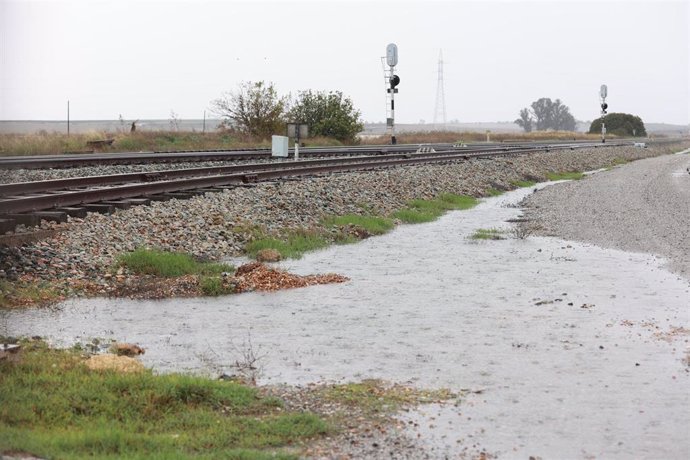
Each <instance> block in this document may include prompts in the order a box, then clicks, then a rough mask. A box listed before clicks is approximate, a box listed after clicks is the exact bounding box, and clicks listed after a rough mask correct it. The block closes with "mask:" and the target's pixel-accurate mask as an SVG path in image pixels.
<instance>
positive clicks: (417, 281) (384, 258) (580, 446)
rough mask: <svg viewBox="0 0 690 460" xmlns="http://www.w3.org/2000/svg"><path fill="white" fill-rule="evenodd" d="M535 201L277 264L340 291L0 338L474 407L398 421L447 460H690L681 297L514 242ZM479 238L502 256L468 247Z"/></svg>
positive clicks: (148, 313)
mask: <svg viewBox="0 0 690 460" xmlns="http://www.w3.org/2000/svg"><path fill="white" fill-rule="evenodd" d="M530 192H531V190H527V189H522V190H517V191H514V192H510V193H507V194H505V195H503V196H501V197H497V198H491V199H487V200H485V201H484V202H482V204H480V205H479V206H478V207H476V208H475V209H472V210H469V211H460V212H451V213H448V214H447V215H445V216H443V217H442V218H441V219H439V220H438V221H436V222H433V223H430V224H424V225H414V226H412V225H410V226H400V227H398V228H397V229H396V230H394V231H393V232H391V233H389V234H387V235H385V236H381V237H376V238H371V239H368V240H366V241H363V242H361V243H359V244H355V245H348V246H337V247H332V248H329V249H326V250H323V251H319V252H316V253H313V254H308V255H307V256H305V257H304V258H303V259H302V260H299V261H288V262H285V263H282V267H284V268H287V269H289V270H291V271H293V272H296V273H300V274H309V273H324V272H335V273H339V274H343V275H346V276H348V277H349V278H350V279H351V281H349V282H347V283H344V284H335V285H326V286H313V287H308V288H303V289H295V290H290V291H283V292H277V293H247V294H242V295H235V296H227V297H221V298H202V299H183V300H180V299H175V300H165V301H130V300H108V299H89V300H72V301H68V302H65V303H63V304H61V305H60V306H59V308H57V309H51V310H46V309H42V310H37V309H34V310H26V311H16V312H1V313H0V315H1V316H0V331H2V329H5V330H6V331H7V332H6V333H8V334H10V335H22V334H23V335H41V336H47V337H50V338H51V339H52V340H54V341H55V342H56V343H60V344H65V345H69V344H71V343H74V341H75V340H79V339H80V338H81V339H85V338H90V337H104V338H110V337H112V338H117V339H118V340H123V341H129V342H135V343H137V344H139V345H141V346H143V347H144V348H145V349H146V354H145V355H144V356H143V361H144V363H145V364H146V365H148V366H151V367H153V368H154V369H156V370H158V371H161V372H167V371H177V370H181V371H190V370H191V371H199V372H219V371H221V370H222V371H225V372H230V371H232V369H231V366H232V363H234V362H235V361H236V360H242V359H243V358H242V352H243V351H246V349H247V348H249V346H248V341H247V337H250V339H251V343H252V344H251V348H252V350H253V351H254V353H256V354H258V355H259V356H262V358H261V359H260V361H259V362H260V364H261V365H262V374H261V378H260V383H290V384H303V383H308V382H317V381H350V380H361V379H364V378H382V379H386V380H393V381H397V382H409V383H412V384H414V385H417V386H421V387H450V388H451V389H454V390H461V389H469V390H472V391H475V392H479V393H472V394H470V395H469V396H466V397H465V398H464V399H463V400H462V402H461V403H460V404H459V405H457V406H454V405H450V406H426V407H424V408H422V409H420V410H419V411H414V412H410V413H408V414H406V415H405V421H406V422H410V423H409V426H410V427H411V428H410V430H411V434H412V435H413V436H417V434H419V435H420V437H421V439H422V440H423V441H424V442H427V443H429V445H430V446H431V447H433V449H434V451H435V452H437V453H438V454H439V457H441V458H442V457H443V456H444V455H450V456H451V457H452V456H453V455H454V454H457V453H458V452H461V451H462V449H465V448H469V449H474V451H478V449H482V450H483V449H485V450H486V451H487V452H488V453H490V454H494V455H498V456H499V457H500V458H513V457H518V458H527V457H528V456H530V455H533V456H544V458H594V457H596V458H630V457H641V458H654V457H656V458H688V457H690V437H688V431H689V428H688V427H689V425H688V418H687V414H688V413H690V390H689V388H690V385H689V383H690V374H689V372H688V369H689V367H688V366H687V365H686V364H685V363H684V362H683V358H684V357H685V354H686V353H687V350H688V348H687V347H688V339H689V338H690V337H689V336H688V329H690V318H689V315H688V306H689V304H690V301H689V299H690V283H689V282H688V280H687V279H683V278H679V277H678V276H677V275H674V274H671V273H670V272H668V271H666V270H664V269H662V268H661V264H662V263H663V260H661V259H657V258H655V257H653V256H650V255H645V254H632V253H626V252H621V251H615V250H603V249H600V248H597V247H594V246H589V245H585V244H579V243H569V242H565V241H562V240H558V239H553V238H536V237H529V238H527V239H518V238H515V237H513V236H512V235H511V234H510V229H511V227H512V224H510V223H507V222H506V220H508V219H513V218H516V217H518V216H519V215H520V210H519V209H517V208H516V207H515V203H517V202H518V201H519V200H520V199H521V198H522V197H523V196H524V195H525V194H527V193H530ZM478 229H498V230H505V231H506V233H505V237H506V239H503V240H497V241H494V240H488V241H485V240H482V241H477V240H472V239H470V238H469V237H470V235H472V234H473V233H474V232H475V231H476V230H478ZM683 328H684V329H683ZM415 423H416V424H417V425H416V426H415ZM429 425H433V428H429Z"/></svg>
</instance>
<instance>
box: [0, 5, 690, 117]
mask: <svg viewBox="0 0 690 460" xmlns="http://www.w3.org/2000/svg"><path fill="white" fill-rule="evenodd" d="M689 4H690V2H688V1H687V0H684V1H675V2H663V1H642V2H630V1H611V2H601V1H570V2H566V1H551V2H525V1H503V2H489V1H483V2H466V1H455V2H451V1H446V2H432V1H411V2H404V1H381V0H378V1H376V0H374V1H372V0H370V1H323V0H322V1H319V2H297V1H274V2H266V1H256V0H255V1H249V2H239V1H224V2H221V1H205V2H204V1H176V2H173V1H153V0H149V1H145V0H144V1H142V0H139V1H131V0H103V1H98V0H85V1H62V0H54V1H32V0H0V53H1V54H0V119H3V120H17V119H24V120H32V119H44V120H46V119H64V118H65V112H66V103H67V102H66V101H67V100H68V99H69V100H70V106H71V118H72V119H117V118H118V116H119V115H120V114H121V115H122V116H123V117H124V118H125V119H137V118H138V119H147V118H161V119H167V118H169V117H170V112H171V110H173V111H174V112H175V113H176V114H177V115H178V116H179V117H180V118H201V117H202V116H203V111H204V110H205V109H208V108H209V106H210V101H212V100H213V99H215V98H217V97H218V96H220V94H221V93H222V92H223V91H227V90H233V89H235V88H236V87H237V85H238V84H239V83H240V82H242V81H245V80H249V81H258V80H264V81H272V82H274V83H275V84H276V87H277V88H278V90H279V91H280V92H281V93H290V92H292V93H293V94H295V93H296V92H297V91H298V90H304V89H313V90H338V91H342V92H343V93H344V94H345V95H347V96H349V97H351V98H352V100H353V102H354V104H355V106H356V107H357V108H358V109H360V110H361V112H362V118H363V119H364V120H366V121H383V120H385V116H386V114H385V93H384V81H383V72H382V66H381V60H380V58H381V56H383V55H384V54H385V48H386V45H387V44H388V43H391V42H394V43H396V44H397V45H398V50H399V65H398V67H397V73H398V75H399V76H400V78H401V83H400V86H399V87H398V88H399V90H400V92H399V94H398V95H397V96H396V121H398V122H403V123H416V122H419V121H420V120H426V121H427V122H428V123H430V122H431V121H432V120H433V117H434V104H435V101H436V86H437V64H438V57H439V50H443V57H444V61H445V67H444V81H445V101H446V111H447V119H448V120H452V119H458V120H460V121H461V122H474V121H509V120H514V119H515V118H517V116H518V112H519V110H520V109H521V108H522V107H525V106H528V105H529V104H530V103H531V102H532V101H534V100H536V99H538V98H540V97H550V98H552V99H556V98H560V99H561V100H562V101H563V102H564V103H565V104H566V105H568V106H569V107H570V109H571V112H572V113H573V115H574V116H575V118H577V119H578V120H591V119H593V118H596V117H598V116H599V100H598V93H599V87H600V85H601V84H602V83H605V84H607V85H608V89H609V90H608V93H609V97H608V101H607V102H608V103H609V107H610V109H609V112H626V113H633V114H636V115H639V116H640V117H642V119H643V120H644V121H646V122H667V123H676V124H688V123H690V115H689V113H690V75H689V74H690V71H689V58H688V55H689V54H690V53H689V48H690V37H689V35H688V29H689V26H690V8H689V7H688V5H689Z"/></svg>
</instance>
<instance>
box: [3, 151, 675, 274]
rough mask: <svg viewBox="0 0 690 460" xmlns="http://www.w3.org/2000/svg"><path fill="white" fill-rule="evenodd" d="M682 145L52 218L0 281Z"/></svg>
mask: <svg viewBox="0 0 690 460" xmlns="http://www.w3.org/2000/svg"><path fill="white" fill-rule="evenodd" d="M678 150H680V147H679V146H678V145H675V146H674V145H670V146H669V145H660V146H654V147H650V148H635V147H632V146H629V147H615V148H596V149H578V150H555V151H551V152H540V153H532V154H527V155H521V156H514V157H502V158H493V159H473V160H467V161H460V162H453V163H446V164H433V165H422V166H410V167H398V168H392V169H386V170H380V171H372V172H359V173H346V174H336V175H329V176H322V177H314V178H309V179H304V180H299V181H284V182H274V183H261V184H257V186H256V187H252V188H241V187H240V188H235V189H232V190H226V191H224V192H222V193H207V194H205V195H204V196H199V197H195V198H192V199H189V200H175V199H173V200H171V201H167V202H154V203H152V204H151V205H150V206H140V207H135V208H131V209H129V210H119V211H117V212H116V213H115V214H113V215H101V214H94V213H90V214H89V215H88V216H87V217H86V218H84V219H78V218H74V219H70V220H69V221H68V222H67V223H66V224H52V223H47V222H44V223H43V225H42V227H41V229H42V230H49V231H55V232H56V234H55V236H52V237H49V238H47V239H44V240H42V241H38V242H33V243H27V244H24V245H22V246H14V247H3V246H0V279H1V278H8V279H11V280H12V279H17V278H20V277H21V276H22V275H27V276H30V277H31V278H40V279H44V280H51V281H52V280H56V279H90V280H96V281H102V278H101V277H102V276H103V275H104V274H105V273H106V272H107V271H108V270H109V269H110V268H111V267H112V265H113V263H114V262H115V259H116V257H117V256H118V255H119V254H122V253H124V252H127V251H132V250H134V249H136V248H139V247H155V248H158V249H162V250H170V251H184V252H187V253H191V254H193V255H195V256H197V257H200V258H204V259H211V260H220V259H223V258H226V257H233V256H237V255H241V254H242V253H243V250H244V246H245V244H246V243H247V241H248V240H249V239H250V238H251V237H252V234H251V232H250V231H243V230H242V229H243V228H249V227H253V226H259V227H262V228H263V229H264V230H265V231H266V232H268V233H269V234H270V233H276V232H279V231H280V230H281V229H284V228H310V227H314V226H319V225H320V222H321V220H322V218H323V217H324V216H328V215H343V214H348V213H356V214H365V213H368V212H371V213H374V214H379V215H388V214H390V213H391V212H393V211H395V210H397V209H400V208H403V207H404V206H405V203H406V202H407V201H408V200H411V199H415V198H433V197H435V196H437V195H438V194H440V193H443V192H451V193H457V194H466V195H472V196H482V195H484V194H486V193H487V190H488V189H489V188H497V189H504V190H505V189H511V188H514V186H513V185H511V183H512V182H514V181H517V180H521V179H532V180H537V181H538V180H545V178H546V174H547V173H548V172H563V171H585V170H592V169H597V168H601V167H607V166H610V165H611V164H614V163H615V162H617V161H630V160H635V159H640V158H648V157H655V156H658V155H664V154H668V153H672V152H674V151H678ZM16 173H17V174H19V175H20V176H19V177H21V174H23V172H22V171H18V172H16ZM20 180H21V179H20Z"/></svg>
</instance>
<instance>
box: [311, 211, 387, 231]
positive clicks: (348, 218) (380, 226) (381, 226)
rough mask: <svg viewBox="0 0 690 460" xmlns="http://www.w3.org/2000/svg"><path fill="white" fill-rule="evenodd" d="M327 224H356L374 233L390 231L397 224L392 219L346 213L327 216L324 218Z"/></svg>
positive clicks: (340, 225)
mask: <svg viewBox="0 0 690 460" xmlns="http://www.w3.org/2000/svg"><path fill="white" fill-rule="evenodd" d="M324 225H326V226H329V227H330V226H339V227H342V226H346V225H355V226H357V227H361V228H363V229H364V230H366V231H367V232H368V233H370V234H372V235H382V234H384V233H386V232H389V231H390V230H391V229H393V227H394V226H395V224H393V221H392V220H390V219H387V218H385V217H378V216H360V215H358V214H345V215H344V216H335V217H327V218H326V219H324Z"/></svg>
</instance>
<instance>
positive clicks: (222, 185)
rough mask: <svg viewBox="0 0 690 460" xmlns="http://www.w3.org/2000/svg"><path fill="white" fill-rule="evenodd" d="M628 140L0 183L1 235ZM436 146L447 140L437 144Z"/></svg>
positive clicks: (368, 156) (613, 144) (610, 144)
mask: <svg viewBox="0 0 690 460" xmlns="http://www.w3.org/2000/svg"><path fill="white" fill-rule="evenodd" d="M630 144H631V142H629V141H625V142H612V143H608V144H605V145H602V144H598V143H595V144H594V143H575V144H574V143H567V144H565V143H562V144H539V145H528V146H520V147H515V146H501V147H490V148H487V147H484V148H482V149H471V148H463V149H458V148H452V147H451V148H450V149H447V150H438V151H436V149H435V148H434V149H433V150H434V151H433V152H424V153H422V152H420V153H417V152H416V151H415V152H408V151H405V150H403V151H401V152H397V153H388V154H386V155H381V154H380V153H375V154H373V155H372V154H370V155H365V154H362V153H359V154H358V155H355V156H351V157H343V156H339V157H336V158H319V159H305V160H300V161H276V162H269V163H249V164H237V165H231V166H216V167H205V168H188V169H178V170H160V171H155V172H146V173H129V174H116V175H104V176H89V177H79V178H68V179H56V180H49V181H38V182H24V183H11V184H4V185H0V234H3V233H5V232H7V231H12V230H13V229H14V228H15V227H16V226H17V225H20V224H23V225H27V226H32V225H38V224H40V221H41V220H43V219H46V220H53V221H58V222H61V221H65V220H66V219H67V216H68V215H69V216H76V217H84V216H86V214H87V213H88V212H102V213H110V212H113V211H114V210H115V209H117V208H121V209H126V208H129V207H131V206H135V205H146V204H149V203H150V202H151V201H159V200H168V199H172V198H178V199H181V198H188V197H191V196H195V195H200V194H204V193H208V192H214V191H216V192H217V191H222V190H225V189H227V188H233V187H238V186H252V185H251V184H253V183H256V182H265V181H271V180H284V179H289V178H299V177H308V176H315V175H321V174H331V173H342V172H352V171H366V170H376V169H382V168H390V167H395V166H405V165H415V164H428V163H439V162H440V163H443V162H451V161H462V160H467V159H470V158H491V157H495V156H505V155H520V154H527V153H533V152H537V151H548V150H555V149H559V150H564V149H579V148H592V147H597V148H608V147H616V146H621V145H630ZM435 147H438V148H440V149H442V148H444V147H445V148H448V146H447V145H444V146H438V145H436V146H435Z"/></svg>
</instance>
